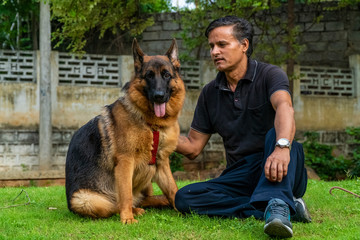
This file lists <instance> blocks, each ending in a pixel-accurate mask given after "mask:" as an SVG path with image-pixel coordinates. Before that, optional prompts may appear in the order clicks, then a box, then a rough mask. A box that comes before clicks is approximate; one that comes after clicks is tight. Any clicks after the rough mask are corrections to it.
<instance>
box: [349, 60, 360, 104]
mask: <svg viewBox="0 0 360 240" xmlns="http://www.w3.org/2000/svg"><path fill="white" fill-rule="evenodd" d="M349 65H350V68H352V70H353V72H354V82H355V97H356V98H357V99H359V98H360V54H354V55H350V56H349Z"/></svg>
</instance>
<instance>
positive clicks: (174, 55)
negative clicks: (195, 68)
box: [165, 38, 180, 70]
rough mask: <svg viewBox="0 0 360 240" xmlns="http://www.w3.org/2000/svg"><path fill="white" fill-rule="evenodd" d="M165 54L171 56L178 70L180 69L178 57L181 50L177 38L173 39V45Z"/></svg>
mask: <svg viewBox="0 0 360 240" xmlns="http://www.w3.org/2000/svg"><path fill="white" fill-rule="evenodd" d="M165 55H166V56H168V57H169V59H170V61H171V63H172V64H173V66H174V67H175V68H176V70H179V68H180V62H179V58H178V55H179V50H178V46H177V44H176V40H175V38H174V39H173V41H172V43H171V46H170V48H169V50H168V51H167V52H166V53H165Z"/></svg>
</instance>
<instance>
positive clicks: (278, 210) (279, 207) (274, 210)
mask: <svg viewBox="0 0 360 240" xmlns="http://www.w3.org/2000/svg"><path fill="white" fill-rule="evenodd" d="M269 208H270V212H271V214H280V215H282V216H284V217H288V216H289V214H290V210H289V208H288V207H287V206H285V205H284V204H278V203H272V204H271V205H270V206H269Z"/></svg>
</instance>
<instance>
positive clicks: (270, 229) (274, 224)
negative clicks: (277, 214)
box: [264, 218, 293, 238]
mask: <svg viewBox="0 0 360 240" xmlns="http://www.w3.org/2000/svg"><path fill="white" fill-rule="evenodd" d="M264 232H265V233H266V234H268V235H270V236H275V237H281V238H291V237H292V236H293V231H292V229H291V228H290V227H288V226H286V225H285V224H283V223H282V222H281V220H280V219H277V218H275V219H273V220H272V221H271V222H269V223H267V224H265V226H264Z"/></svg>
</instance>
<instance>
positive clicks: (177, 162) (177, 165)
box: [169, 152, 184, 172]
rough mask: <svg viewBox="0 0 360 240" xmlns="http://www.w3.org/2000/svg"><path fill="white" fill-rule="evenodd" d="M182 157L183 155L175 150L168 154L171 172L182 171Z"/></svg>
mask: <svg viewBox="0 0 360 240" xmlns="http://www.w3.org/2000/svg"><path fill="white" fill-rule="evenodd" d="M182 158H183V156H182V155H181V154H179V153H176V152H173V153H172V154H171V155H170V157H169V159H170V168H171V172H176V171H184V167H183V164H182Z"/></svg>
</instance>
